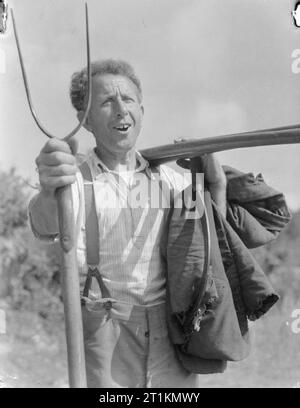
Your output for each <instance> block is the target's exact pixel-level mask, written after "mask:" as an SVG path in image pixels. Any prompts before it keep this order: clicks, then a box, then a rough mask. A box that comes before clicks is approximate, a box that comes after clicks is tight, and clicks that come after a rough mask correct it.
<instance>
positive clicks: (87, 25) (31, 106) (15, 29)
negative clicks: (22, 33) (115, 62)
mask: <svg viewBox="0 0 300 408" xmlns="http://www.w3.org/2000/svg"><path fill="white" fill-rule="evenodd" d="M11 17H12V22H13V28H14V34H15V38H16V44H17V49H18V54H19V60H20V65H21V69H22V76H23V81H24V85H25V90H26V96H27V101H28V104H29V108H30V111H31V114H32V116H33V118H34V120H35V123H36V124H37V126H38V127H39V128H40V130H41V131H42V132H43V133H44V134H45V135H47V136H48V137H50V138H51V137H55V136H54V135H52V134H51V133H49V132H48V131H47V130H46V129H45V128H44V126H43V125H42V124H41V122H40V121H39V119H38V117H37V114H36V113H35V110H34V107H33V103H32V99H31V94H30V90H29V85H28V80H27V75H26V71H25V67H24V62H23V57H22V52H21V47H20V42H19V38H18V33H17V25H16V21H15V18H14V13H13V10H12V9H11ZM85 21H86V45H87V93H88V98H87V105H86V108H85V110H84V115H83V117H82V119H81V121H80V123H79V124H78V125H77V126H76V127H75V129H73V130H72V132H70V133H69V134H68V135H67V136H65V137H64V140H66V141H67V140H68V139H70V138H71V137H72V136H74V135H75V134H76V133H77V132H78V131H79V129H80V128H81V126H82V125H83V124H84V122H85V120H86V118H87V115H88V113H89V109H90V106H91V99H92V92H91V91H92V87H91V77H92V74H91V61H90V39H89V20H88V8H87V3H85Z"/></svg>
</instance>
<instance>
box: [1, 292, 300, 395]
mask: <svg viewBox="0 0 300 408" xmlns="http://www.w3.org/2000/svg"><path fill="white" fill-rule="evenodd" d="M292 286H293V288H291V291H293V294H294V293H295V287H294V285H292ZM298 293H300V291H299V292H298ZM297 308H300V299H296V298H295V297H294V296H289V293H286V294H285V296H284V297H283V299H282V300H280V302H278V305H275V306H274V307H273V309H272V310H271V311H270V312H269V313H268V314H267V315H265V316H263V317H262V318H261V319H259V320H258V321H256V322H253V323H251V325H250V332H251V335H252V351H251V354H250V356H249V357H248V358H247V359H245V360H243V361H240V362H231V363H228V368H227V370H226V371H225V373H223V374H211V375H202V376H201V387H208V388H214V387H224V388H228V387H230V388H240V387H246V388H252V387H259V388H260V387H264V388H269V387H272V388H273V387H274V388H279V387H283V388H292V387H297V386H298V387H299V386H300V353H299V344H300V343H299V341H300V333H298V334H296V333H293V331H292V326H291V323H292V321H293V319H292V317H291V313H292V311H293V310H294V309H297ZM298 327H300V324H299V325H298ZM0 358H1V361H2V363H1V367H0V387H6V388H7V387H9V388H20V387H24V388H39V387H46V388H52V387H59V388H60V387H67V386H68V382H67V364H66V346H65V338H64V325H63V322H62V319H61V317H60V316H57V319H54V320H52V321H47V320H45V319H42V318H41V317H39V316H37V315H36V314H34V313H32V312H25V311H12V310H7V334H5V335H4V334H0Z"/></svg>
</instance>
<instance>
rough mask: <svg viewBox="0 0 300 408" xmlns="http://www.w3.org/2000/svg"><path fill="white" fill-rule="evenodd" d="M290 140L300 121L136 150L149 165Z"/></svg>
mask: <svg viewBox="0 0 300 408" xmlns="http://www.w3.org/2000/svg"><path fill="white" fill-rule="evenodd" d="M293 143H300V125H293V126H286V127H280V128H273V129H263V130H257V131H253V132H245V133H236V134H232V135H224V136H214V137H206V138H202V139H190V140H188V141H184V142H182V143H176V144H168V145H163V146H159V147H153V148H149V149H144V150H140V153H141V154H142V155H143V156H144V157H145V158H146V159H147V160H148V161H149V162H150V163H151V164H152V165H159V164H163V163H167V162H170V161H173V160H179V159H184V158H187V157H197V156H201V155H203V154H206V153H213V152H220V151H225V150H231V149H240V148H243V147H256V146H269V145H280V144H293Z"/></svg>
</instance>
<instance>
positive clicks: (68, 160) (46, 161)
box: [36, 148, 76, 167]
mask: <svg viewBox="0 0 300 408" xmlns="http://www.w3.org/2000/svg"><path fill="white" fill-rule="evenodd" d="M69 149H70V148H69ZM36 164H37V166H38V167H40V166H43V165H44V166H59V165H61V164H70V165H75V164H76V159H75V157H74V156H73V155H72V153H71V152H69V153H65V152H61V151H54V152H51V153H42V152H41V153H40V155H39V156H38V157H37V159H36Z"/></svg>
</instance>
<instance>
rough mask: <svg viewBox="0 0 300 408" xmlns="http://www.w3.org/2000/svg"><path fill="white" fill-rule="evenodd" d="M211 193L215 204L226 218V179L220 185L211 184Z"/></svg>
mask: <svg viewBox="0 0 300 408" xmlns="http://www.w3.org/2000/svg"><path fill="white" fill-rule="evenodd" d="M209 191H210V194H211V196H212V199H213V200H214V202H215V204H216V205H217V206H218V208H219V210H220V212H221V214H222V215H223V217H224V218H226V212H227V201H226V177H225V175H224V179H223V180H222V181H221V182H218V183H210V184H209Z"/></svg>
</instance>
